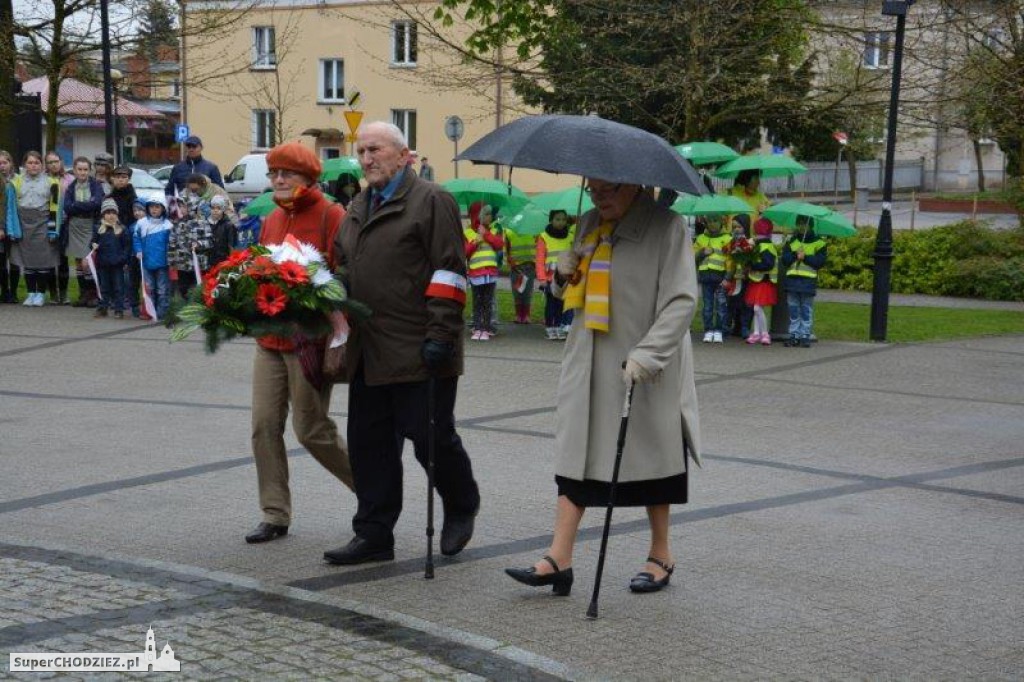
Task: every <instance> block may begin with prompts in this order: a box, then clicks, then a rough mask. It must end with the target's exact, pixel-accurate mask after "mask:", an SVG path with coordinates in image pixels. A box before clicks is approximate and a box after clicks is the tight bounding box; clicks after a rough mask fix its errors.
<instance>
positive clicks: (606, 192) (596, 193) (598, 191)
mask: <svg viewBox="0 0 1024 682" xmlns="http://www.w3.org/2000/svg"><path fill="white" fill-rule="evenodd" d="M620 189H622V183H621V182H620V183H618V184H616V185H608V186H606V187H599V188H595V187H590V186H589V185H588V186H587V187H584V188H583V191H584V192H586V193H587V194H589V195H590V196H592V197H607V196H611V195H612V194H615V193H616V192H618V191H619V190H620Z"/></svg>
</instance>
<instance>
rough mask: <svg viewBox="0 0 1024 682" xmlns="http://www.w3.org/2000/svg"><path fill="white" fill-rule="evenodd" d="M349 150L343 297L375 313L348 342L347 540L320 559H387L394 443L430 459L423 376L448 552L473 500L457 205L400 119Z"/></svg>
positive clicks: (395, 511)
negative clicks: (460, 403)
mask: <svg viewBox="0 0 1024 682" xmlns="http://www.w3.org/2000/svg"><path fill="white" fill-rule="evenodd" d="M356 151H357V154H358V156H359V163H360V165H361V166H362V169H363V177H364V178H365V179H366V182H367V184H368V185H369V188H368V189H367V190H366V191H364V192H362V193H361V194H359V195H358V197H357V198H356V200H355V201H353V202H352V204H351V205H350V208H349V212H348V215H347V216H346V217H345V222H344V224H343V225H342V227H341V230H339V232H338V236H337V237H336V238H335V242H334V244H335V249H336V250H337V253H338V262H339V263H340V264H341V265H342V266H343V267H344V268H345V277H344V280H345V284H346V285H347V286H348V291H349V294H350V295H351V296H352V297H353V298H354V299H356V300H358V301H361V302H363V303H365V304H367V305H368V306H369V307H370V309H371V310H372V311H373V312H372V315H371V316H370V317H369V318H368V319H366V320H363V321H357V322H356V323H355V324H354V325H353V330H352V335H351V337H349V340H348V349H347V360H348V368H349V380H350V383H349V401H348V404H349V415H348V440H349V447H350V448H351V453H352V473H353V474H354V475H355V480H356V497H357V498H358V499H359V508H358V510H357V511H356V515H355V517H354V518H353V520H352V528H353V530H354V531H355V537H354V538H353V539H352V540H351V542H349V543H348V545H346V546H345V547H341V548H339V549H336V550H332V551H328V552H324V559H325V560H326V561H328V562H329V563H332V564H359V563H364V562H367V561H387V560H391V559H393V558H394V556H395V554H394V542H395V538H394V532H393V529H394V527H395V523H396V522H397V521H398V516H399V514H401V511H402V445H403V442H404V440H405V439H406V438H408V439H410V440H412V442H413V445H414V447H415V452H416V459H417V460H418V461H419V462H420V464H422V465H424V466H426V463H427V451H428V440H427V438H428V433H430V428H429V425H428V423H429V419H428V415H427V406H428V405H429V404H430V402H429V400H428V390H429V387H430V386H431V384H433V385H434V386H435V395H434V400H433V404H434V414H433V417H434V421H435V424H436V425H435V428H434V436H435V438H434V446H435V481H436V483H437V490H438V493H439V494H440V496H441V501H442V504H443V508H444V526H443V527H442V529H441V552H442V553H443V554H445V555H449V556H450V555H453V554H458V553H459V552H460V551H462V549H463V547H465V546H466V544H467V543H468V542H469V540H470V538H471V537H472V535H473V525H474V519H475V517H476V513H477V510H478V509H479V506H480V493H479V490H478V489H477V484H476V481H475V480H474V479H473V469H472V466H471V464H470V461H469V455H467V454H466V450H465V449H464V448H463V447H462V441H461V440H460V439H459V436H458V434H457V433H456V431H455V414H454V410H455V396H456V392H457V388H458V377H459V375H460V374H462V331H463V319H462V314H463V308H464V306H465V301H466V259H465V255H464V254H463V241H462V228H461V225H460V222H459V209H458V206H457V205H456V204H455V200H454V199H453V198H452V196H451V195H450V194H448V193H447V192H445V191H444V190H443V189H441V188H440V187H438V186H437V185H435V184H433V183H429V182H425V181H424V180H422V179H421V178H419V177H418V176H417V175H416V172H415V171H414V170H413V169H412V168H411V166H410V162H411V159H410V153H409V145H408V143H407V142H406V140H405V135H403V134H402V131H401V130H399V129H398V127H397V126H394V125H392V124H390V123H384V122H382V121H375V122H373V123H370V124H369V125H365V126H363V127H362V128H361V129H360V131H359V133H358V139H357V143H356ZM431 377H433V380H431Z"/></svg>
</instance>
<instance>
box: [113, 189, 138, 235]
mask: <svg viewBox="0 0 1024 682" xmlns="http://www.w3.org/2000/svg"><path fill="white" fill-rule="evenodd" d="M109 196H110V198H111V199H113V200H114V201H115V202H117V220H118V222H120V223H121V224H122V225H131V224H132V223H134V222H135V214H134V213H132V204H134V203H135V200H136V199H138V196H137V195H136V194H135V188H134V187H132V184H131V183H128V184H127V185H126V186H125V187H124V188H123V189H116V188H115V189H111V190H110V194H109Z"/></svg>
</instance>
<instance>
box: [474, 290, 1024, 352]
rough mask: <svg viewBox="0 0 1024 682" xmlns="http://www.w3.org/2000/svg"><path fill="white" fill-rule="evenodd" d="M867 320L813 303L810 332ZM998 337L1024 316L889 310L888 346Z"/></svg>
mask: <svg viewBox="0 0 1024 682" xmlns="http://www.w3.org/2000/svg"><path fill="white" fill-rule="evenodd" d="M769 314H770V313H769ZM498 315H499V319H501V320H502V321H504V322H505V323H508V322H509V321H510V320H511V319H512V317H513V307H512V292H510V291H499V292H498ZM870 315H871V307H870V306H867V305H859V304H856V303H816V304H815V306H814V333H815V335H816V336H817V337H818V338H819V339H821V340H823V341H867V340H868V329H869V328H870ZM543 316H544V297H543V295H542V294H539V293H535V294H534V297H533V305H532V306H531V308H530V319H531V321H533V322H535V323H538V324H540V323H543V321H544V318H543ZM471 317H472V296H470V300H469V301H467V303H466V319H467V320H469V319H470V318H471ZM613 319H614V313H613ZM691 328H692V329H693V331H695V332H696V331H698V330H700V328H701V326H700V311H699V310H698V312H697V315H696V316H695V317H694V322H693V325H692V326H691ZM997 334H1024V312H1017V311H1010V310H966V309H961V308H924V307H911V306H893V307H890V308H889V328H888V336H889V341H892V342H898V343H915V342H922V341H942V340H946V339H961V338H967V337H972V336H993V335H997Z"/></svg>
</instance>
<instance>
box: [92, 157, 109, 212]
mask: <svg viewBox="0 0 1024 682" xmlns="http://www.w3.org/2000/svg"><path fill="white" fill-rule="evenodd" d="M92 165H93V175H94V176H95V178H96V179H97V180H98V181H99V183H100V184H101V185H103V196H106V195H108V194H110V190H111V188H112V186H111V184H110V176H111V175H112V174H113V173H114V155H113V154H111V153H110V152H100V153H98V154H97V155H96V158H95V159H93V162H92ZM97 220H98V219H97Z"/></svg>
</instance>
